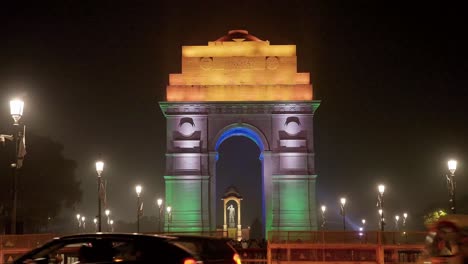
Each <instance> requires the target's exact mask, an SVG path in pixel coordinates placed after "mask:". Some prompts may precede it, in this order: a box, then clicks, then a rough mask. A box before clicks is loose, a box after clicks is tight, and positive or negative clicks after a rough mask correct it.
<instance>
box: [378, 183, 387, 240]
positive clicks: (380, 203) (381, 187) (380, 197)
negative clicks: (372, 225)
mask: <svg viewBox="0 0 468 264" xmlns="http://www.w3.org/2000/svg"><path fill="white" fill-rule="evenodd" d="M377 188H378V190H379V194H378V195H377V206H378V207H379V214H380V231H384V230H385V222H384V214H383V209H384V192H385V185H383V184H380V185H379V186H378V187H377Z"/></svg>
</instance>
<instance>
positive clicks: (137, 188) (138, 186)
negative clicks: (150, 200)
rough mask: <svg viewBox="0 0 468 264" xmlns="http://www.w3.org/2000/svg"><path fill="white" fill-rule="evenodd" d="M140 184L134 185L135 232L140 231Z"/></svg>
mask: <svg viewBox="0 0 468 264" xmlns="http://www.w3.org/2000/svg"><path fill="white" fill-rule="evenodd" d="M141 189H142V187H141V185H137V186H135V191H136V194H137V233H140V213H141V212H140V211H141V208H140V207H141V201H140V194H141Z"/></svg>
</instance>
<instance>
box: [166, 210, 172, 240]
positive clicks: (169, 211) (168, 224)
mask: <svg viewBox="0 0 468 264" xmlns="http://www.w3.org/2000/svg"><path fill="white" fill-rule="evenodd" d="M166 211H167V232H168V233H169V232H171V223H172V207H170V206H168V207H167V208H166Z"/></svg>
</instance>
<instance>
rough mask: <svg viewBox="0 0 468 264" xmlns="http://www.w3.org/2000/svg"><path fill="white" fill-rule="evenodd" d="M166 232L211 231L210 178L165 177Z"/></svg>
mask: <svg viewBox="0 0 468 264" xmlns="http://www.w3.org/2000/svg"><path fill="white" fill-rule="evenodd" d="M164 179H165V181H166V208H167V206H170V207H171V212H170V213H169V212H167V211H166V213H165V219H164V221H165V224H164V226H165V231H166V232H194V233H199V232H205V231H209V229H210V228H209V224H210V223H209V215H208V214H209V209H208V193H209V192H208V177H207V176H165V177H164Z"/></svg>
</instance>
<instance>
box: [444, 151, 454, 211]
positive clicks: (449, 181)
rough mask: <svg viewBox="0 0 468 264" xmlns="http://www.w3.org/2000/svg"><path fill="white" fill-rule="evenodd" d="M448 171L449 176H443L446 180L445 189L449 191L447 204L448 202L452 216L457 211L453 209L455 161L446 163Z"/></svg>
mask: <svg viewBox="0 0 468 264" xmlns="http://www.w3.org/2000/svg"><path fill="white" fill-rule="evenodd" d="M448 169H449V171H450V175H445V177H446V179H447V188H448V191H449V202H450V210H451V211H452V214H456V213H457V209H456V207H455V189H456V183H455V171H456V170H457V161H456V160H449V161H448Z"/></svg>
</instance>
